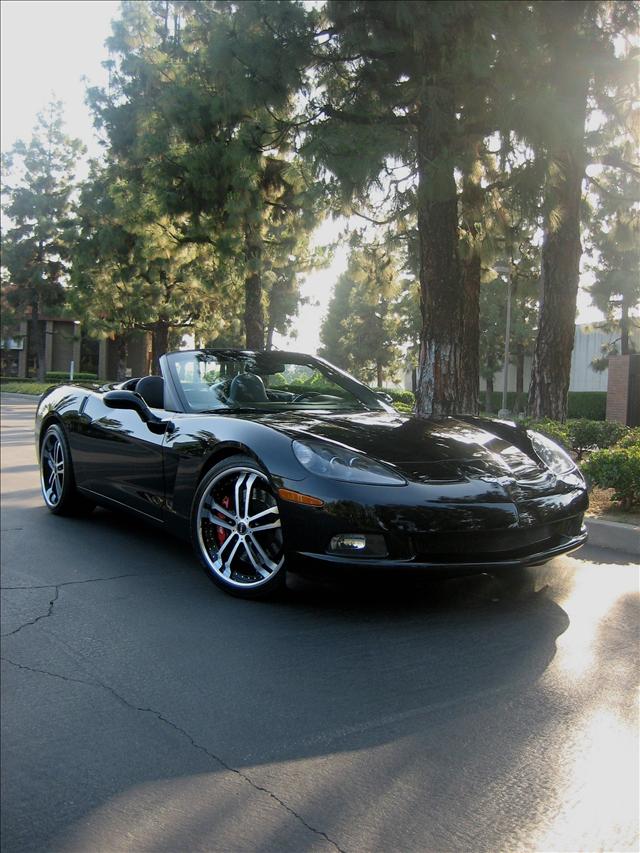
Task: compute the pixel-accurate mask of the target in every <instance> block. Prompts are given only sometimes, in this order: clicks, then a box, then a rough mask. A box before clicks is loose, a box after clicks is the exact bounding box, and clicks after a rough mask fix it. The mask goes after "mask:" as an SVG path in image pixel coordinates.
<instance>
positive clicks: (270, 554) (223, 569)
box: [196, 466, 284, 589]
mask: <svg viewBox="0 0 640 853" xmlns="http://www.w3.org/2000/svg"><path fill="white" fill-rule="evenodd" d="M196 524H197V535H198V544H199V546H200V551H201V554H202V556H203V558H204V560H205V563H206V565H207V566H208V568H209V569H210V571H211V572H212V573H213V574H214V575H216V576H217V577H218V578H219V579H220V580H221V581H222V582H223V583H224V585H228V586H232V587H235V588H236V589H252V588H257V587H260V586H263V585H265V584H267V583H268V582H269V581H271V580H272V579H273V578H274V577H275V575H276V574H277V573H278V572H279V571H280V569H281V568H282V566H283V564H284V553H283V547H282V527H281V523H280V513H279V511H278V506H277V504H276V500H275V498H274V496H273V493H272V491H271V487H270V485H269V481H268V479H267V477H266V475H265V474H263V473H262V472H261V471H259V470H257V469H255V468H250V467H248V466H238V467H232V468H227V469H226V470H222V471H220V473H219V474H217V475H216V476H214V477H213V478H212V479H211V481H210V482H209V483H208V484H207V487H206V488H205V490H204V491H203V493H202V496H201V498H200V502H199V504H198V512H197V518H196Z"/></svg>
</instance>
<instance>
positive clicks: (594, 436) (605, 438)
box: [566, 418, 628, 459]
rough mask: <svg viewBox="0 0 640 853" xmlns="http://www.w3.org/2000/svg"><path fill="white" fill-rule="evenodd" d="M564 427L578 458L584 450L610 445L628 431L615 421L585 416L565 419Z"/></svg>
mask: <svg viewBox="0 0 640 853" xmlns="http://www.w3.org/2000/svg"><path fill="white" fill-rule="evenodd" d="M566 427H567V431H568V433H569V443H570V446H571V449H572V450H573V451H574V453H575V454H576V455H577V457H578V459H582V456H583V454H584V452H585V450H590V449H592V448H594V447H597V448H601V449H604V448H607V447H611V446H612V445H614V444H616V443H617V442H618V441H619V440H620V439H621V438H622V437H623V436H624V435H626V433H627V432H628V427H626V426H625V425H624V424H619V423H617V422H616V421H589V420H586V419H585V418H580V419H578V420H570V421H567V423H566Z"/></svg>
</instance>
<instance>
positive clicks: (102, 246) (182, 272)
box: [70, 163, 231, 372]
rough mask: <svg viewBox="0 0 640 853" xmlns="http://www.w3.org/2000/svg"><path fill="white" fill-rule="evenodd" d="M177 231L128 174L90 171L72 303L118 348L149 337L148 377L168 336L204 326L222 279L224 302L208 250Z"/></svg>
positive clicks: (113, 169)
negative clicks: (134, 334)
mask: <svg viewBox="0 0 640 853" xmlns="http://www.w3.org/2000/svg"><path fill="white" fill-rule="evenodd" d="M178 228H179V224H177V223H176V222H174V221H172V220H171V219H169V218H168V217H167V216H166V215H163V214H162V213H161V212H160V211H158V210H157V209H155V205H154V198H153V195H152V194H149V193H147V192H145V191H144V190H143V189H142V190H141V188H140V187H139V186H138V185H137V183H136V181H135V180H134V179H132V177H131V175H130V173H129V171H128V170H127V169H126V168H124V167H120V166H119V165H118V164H115V163H111V164H109V165H107V166H103V167H101V166H98V165H97V164H93V167H92V171H91V174H90V177H89V179H88V180H87V181H86V182H85V184H84V185H83V187H82V190H81V194H80V199H79V204H78V225H77V231H76V239H75V242H74V247H73V248H74V251H73V268H72V274H71V291H70V298H71V300H72V303H73V305H74V307H75V308H76V310H77V311H79V312H80V314H81V316H82V317H83V319H84V320H85V322H86V324H87V325H88V327H89V328H92V329H94V330H95V331H96V332H98V333H101V334H110V335H116V336H117V337H118V339H121V340H122V341H123V342H124V341H126V335H127V333H128V332H129V331H132V330H135V329H138V330H143V331H146V332H150V333H151V336H152V367H153V371H154V372H158V370H159V364H158V362H159V358H160V356H161V355H162V354H163V353H165V352H166V351H167V349H168V347H169V338H170V335H171V334H172V333H175V332H181V331H185V330H193V329H195V328H196V327H201V326H202V325H203V324H204V323H205V318H206V316H207V313H208V311H209V310H210V308H211V303H212V300H211V295H210V291H211V288H210V284H211V282H212V281H214V280H218V281H220V280H223V279H224V280H225V281H226V286H225V287H222V286H221V287H219V288H217V292H218V294H220V295H222V294H224V295H226V296H228V297H230V293H229V291H230V290H231V287H230V286H229V280H228V277H227V276H225V274H224V272H223V271H222V270H221V269H220V266H219V263H218V259H217V258H216V256H215V254H214V252H213V251H212V249H211V247H210V246H209V245H206V244H205V245H200V244H192V243H188V242H187V243H185V242H182V241H181V240H180V238H179V236H178ZM229 303H230V299H229ZM219 307H221V306H219ZM123 345H124V344H123ZM125 355H126V354H125V353H123V359H122V361H123V362H124V361H125V360H126V359H125V358H124V356H125Z"/></svg>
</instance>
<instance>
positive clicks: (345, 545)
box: [329, 533, 367, 551]
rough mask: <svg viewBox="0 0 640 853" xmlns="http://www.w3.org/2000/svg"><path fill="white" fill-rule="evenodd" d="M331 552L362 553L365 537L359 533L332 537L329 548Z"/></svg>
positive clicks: (365, 542) (364, 546) (365, 545)
mask: <svg viewBox="0 0 640 853" xmlns="http://www.w3.org/2000/svg"><path fill="white" fill-rule="evenodd" d="M329 547H330V548H331V550H332V551H364V550H365V549H366V547H367V537H366V536H361V535H360V534H359V533H341V534H340V536H334V537H333V539H332V540H331V545H330V546H329Z"/></svg>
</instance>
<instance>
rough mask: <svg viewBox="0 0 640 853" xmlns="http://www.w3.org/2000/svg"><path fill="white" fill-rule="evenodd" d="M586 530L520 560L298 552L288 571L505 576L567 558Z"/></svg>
mask: <svg viewBox="0 0 640 853" xmlns="http://www.w3.org/2000/svg"><path fill="white" fill-rule="evenodd" d="M587 535H588V534H587V530H586V527H584V526H583V527H582V529H581V531H580V533H579V534H578V535H576V536H563V537H562V538H561V541H558V542H556V543H555V544H553V545H550V546H548V547H546V548H544V549H543V550H539V551H536V552H535V553H531V554H526V555H524V556H521V557H505V558H503V559H493V560H460V559H459V558H457V559H456V557H454V556H451V557H450V558H449V559H447V558H446V557H442V558H440V559H438V560H432V561H425V560H416V559H406V560H389V559H383V560H372V559H367V558H363V557H356V558H349V557H343V556H334V555H332V554H316V553H313V552H310V551H298V552H295V553H294V554H292V555H290V557H289V568H290V569H291V570H292V571H294V572H295V571H296V569H298V570H299V571H300V572H302V573H309V574H314V575H315V574H328V573H333V571H335V570H341V571H344V570H345V569H348V570H349V571H353V572H359V571H362V570H369V571H374V572H375V571H380V572H387V571H394V572H402V573H406V574H409V573H412V572H428V573H429V574H430V575H432V576H437V577H441V576H450V577H455V576H465V575H473V574H484V573H489V574H491V573H492V572H503V571H510V570H514V569H522V568H526V567H528V566H541V565H543V564H544V563H546V562H548V561H549V560H551V559H553V558H554V557H558V556H560V555H561V554H568V553H570V552H571V551H575V550H576V549H577V548H580V547H581V546H582V545H584V544H585V542H586V541H587Z"/></svg>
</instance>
